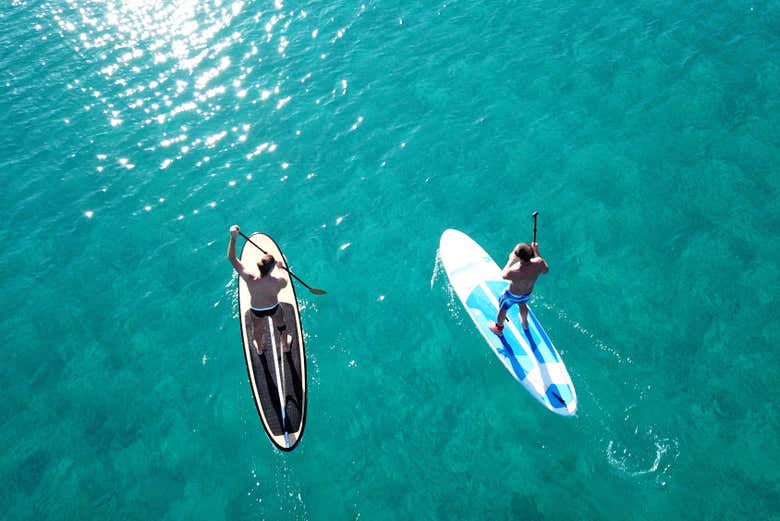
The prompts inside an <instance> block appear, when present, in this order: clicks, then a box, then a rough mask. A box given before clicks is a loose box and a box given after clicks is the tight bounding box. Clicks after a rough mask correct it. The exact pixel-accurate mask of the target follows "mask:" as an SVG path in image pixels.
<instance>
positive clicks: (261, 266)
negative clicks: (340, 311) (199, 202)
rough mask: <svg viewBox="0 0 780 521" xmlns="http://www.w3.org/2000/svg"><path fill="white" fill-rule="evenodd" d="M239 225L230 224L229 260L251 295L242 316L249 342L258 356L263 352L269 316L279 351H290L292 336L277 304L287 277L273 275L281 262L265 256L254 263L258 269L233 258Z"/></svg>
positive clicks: (280, 265) (234, 256)
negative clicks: (275, 330) (266, 323)
mask: <svg viewBox="0 0 780 521" xmlns="http://www.w3.org/2000/svg"><path fill="white" fill-rule="evenodd" d="M238 232H239V228H238V225H233V226H231V227H230V242H229V243H228V254H227V256H228V260H230V263H231V264H232V265H233V267H234V268H235V270H236V272H238V275H239V276H240V277H241V278H242V279H244V281H245V282H246V285H247V287H248V288H249V295H250V296H251V301H250V307H249V309H248V310H247V312H246V315H245V316H244V322H245V323H246V327H247V337H248V340H249V342H250V345H254V348H255V352H256V353H257V354H258V355H262V354H263V329H264V324H263V318H265V317H271V319H272V320H273V322H274V325H276V329H277V330H279V336H280V337H281V338H280V343H281V345H282V351H284V352H288V351H290V345H291V344H292V335H290V334H289V333H288V334H285V331H286V329H287V327H286V326H285V324H284V313H283V311H282V307H281V306H280V305H279V292H280V291H282V289H283V288H284V287H285V286H287V280H285V279H283V278H281V277H275V276H274V275H273V270H274V267H276V266H278V267H280V268H283V267H284V264H283V263H282V262H281V261H276V260H275V259H274V257H273V255H268V254H266V255H264V256H263V257H262V258H261V259H260V262H258V263H257V271H255V270H254V267H249V266H244V265H243V264H242V263H241V261H240V260H238V259H237V258H236V237H237V236H238Z"/></svg>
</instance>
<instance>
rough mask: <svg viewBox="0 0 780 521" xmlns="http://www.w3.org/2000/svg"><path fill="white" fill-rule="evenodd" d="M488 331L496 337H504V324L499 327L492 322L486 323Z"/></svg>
mask: <svg viewBox="0 0 780 521" xmlns="http://www.w3.org/2000/svg"><path fill="white" fill-rule="evenodd" d="M488 329H490V330H491V331H492V332H493V333H495V334H496V335H498V336H504V324H501V325H500V326H499V325H498V324H496V323H495V322H493V321H492V320H491V321H490V322H488Z"/></svg>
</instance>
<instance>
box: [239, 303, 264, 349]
mask: <svg viewBox="0 0 780 521" xmlns="http://www.w3.org/2000/svg"><path fill="white" fill-rule="evenodd" d="M244 323H245V324H246V336H247V340H248V341H249V345H250V346H252V347H253V348H254V350H255V353H257V354H258V355H262V354H263V324H262V322H260V320H257V319H256V318H255V315H254V313H252V311H251V310H249V309H248V310H247V311H246V315H244Z"/></svg>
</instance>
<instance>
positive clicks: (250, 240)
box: [238, 231, 325, 295]
mask: <svg viewBox="0 0 780 521" xmlns="http://www.w3.org/2000/svg"><path fill="white" fill-rule="evenodd" d="M238 234H239V235H240V236H241V237H243V238H244V239H246V240H247V242H249V243H250V244H252V245H253V246H254V247H255V248H257V249H258V250H260V251H261V252H263V253H265V254H266V255H268V252H267V251H265V250H264V249H263V248H261V247H260V246H258V245H257V243H256V242H255V241H253V240H252V239H250V238H249V237H247V236H246V235H244V232H241V231H239V232H238ZM282 267H283V268H284V269H285V271H287V273H289V274H290V276H291V277H293V278H294V279H295V280H297V281H298V282H300V283H301V284H303V285H304V286H306V287H307V288H308V289H309V291H311V292H312V293H314V294H315V295H322V294H324V293H325V290H322V289H317V288H312V287H311V286H309V285H308V284H306V283H305V282H303V281H302V280H301V279H300V278H298V275H296V274H295V273H293V272H292V271H290V268H288V267H287V266H282Z"/></svg>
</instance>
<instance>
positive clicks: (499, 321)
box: [488, 306, 507, 336]
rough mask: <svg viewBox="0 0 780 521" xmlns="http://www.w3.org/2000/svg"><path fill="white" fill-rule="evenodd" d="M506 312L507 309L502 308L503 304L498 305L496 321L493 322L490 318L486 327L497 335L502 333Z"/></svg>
mask: <svg viewBox="0 0 780 521" xmlns="http://www.w3.org/2000/svg"><path fill="white" fill-rule="evenodd" d="M506 312H507V310H506V309H504V306H500V307H499V309H498V316H497V317H496V321H495V322H493V321H492V320H491V321H489V322H488V328H489V329H490V330H491V331H492V332H493V333H495V334H497V335H498V336H503V335H504V320H506Z"/></svg>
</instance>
